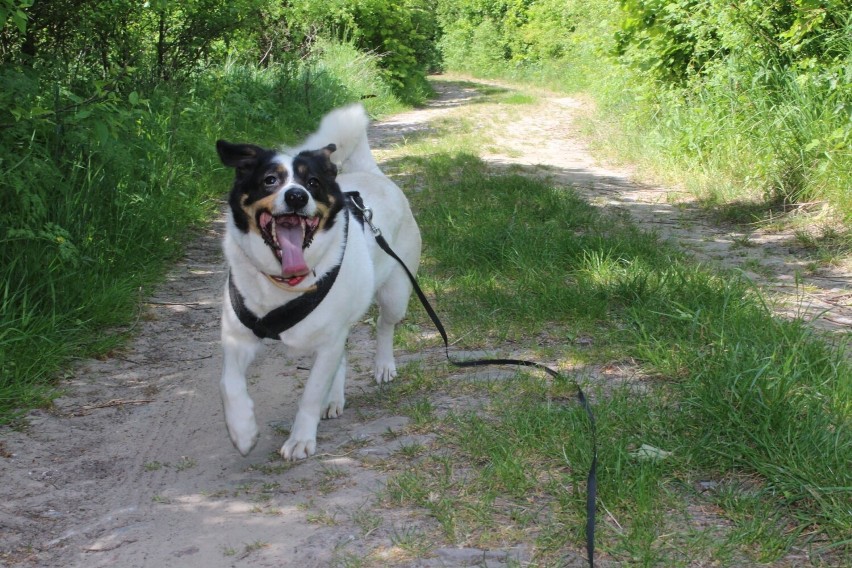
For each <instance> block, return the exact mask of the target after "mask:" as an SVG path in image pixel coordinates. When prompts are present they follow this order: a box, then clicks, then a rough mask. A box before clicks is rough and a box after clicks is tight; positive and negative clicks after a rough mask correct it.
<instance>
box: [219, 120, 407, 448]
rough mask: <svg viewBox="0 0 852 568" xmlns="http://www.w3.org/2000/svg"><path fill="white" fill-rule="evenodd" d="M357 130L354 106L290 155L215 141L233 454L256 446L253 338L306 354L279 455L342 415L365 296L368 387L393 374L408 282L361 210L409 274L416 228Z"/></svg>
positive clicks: (307, 443)
mask: <svg viewBox="0 0 852 568" xmlns="http://www.w3.org/2000/svg"><path fill="white" fill-rule="evenodd" d="M367 125H368V117H367V114H366V112H365V111H364V108H363V107H362V106H361V105H351V106H348V107H344V108H340V109H337V110H334V111H332V112H331V113H329V114H328V115H326V116H325V118H323V120H322V122H321V124H320V126H319V129H318V130H317V131H316V132H315V133H313V134H312V135H310V136H309V137H308V138H307V139H306V140H305V141H304V143H302V144H301V145H300V146H298V147H296V148H293V149H288V150H284V151H277V150H270V149H265V148H261V147H259V146H255V145H252V144H231V143H228V142H225V141H222V140H220V141H219V142H217V143H216V149H217V150H218V152H219V157H220V158H221V160H222V163H224V164H225V165H226V166H229V167H232V168H234V169H235V170H236V179H235V181H234V185H233V189H232V190H231V194H230V198H229V203H230V208H229V213H228V226H227V231H226V234H225V239H224V250H225V257H226V259H227V261H228V264H229V266H230V275H229V277H228V284H227V286H226V289H225V297H224V302H223V304H224V306H223V311H222V349H223V353H224V364H223V370H222V382H221V394H222V400H223V403H224V407H225V422H226V424H227V426H228V433H229V434H230V436H231V441H233V443H234V445H235V446H236V447H237V449H238V450H239V451H240V453H242V454H243V455H246V454H247V453H248V452H249V451H250V450H251V449H252V447H254V444H255V443H256V442H257V438H258V429H257V423H256V420H255V416H254V403H253V402H252V400H251V398H250V397H249V394H248V390H247V388H246V370H247V368H248V366H249V365H250V364H251V362H252V360H253V359H254V357H255V355H256V354H257V353H258V351H259V349H260V348H261V344H262V339H263V338H272V339H280V340H281V343H283V344H284V346H285V347H286V348H287V349H288V351H289V352H290V353H292V354H305V353H310V354H312V355H313V365H312V368H311V371H310V375H309V377H308V381H307V384H306V385H305V389H304V392H303V394H302V398H301V400H300V402H299V410H298V412H297V413H296V417H295V419H294V420H293V426H292V428H291V431H290V437H289V438H288V439H287V441H286V442H285V443H284V445H283V446H282V447H281V455H282V456H283V457H284V458H285V459H290V460H296V459H302V458H306V457H308V456H310V455H312V454H313V453H314V452H315V451H316V433H317V426H318V424H319V421H320V418H336V417H338V416H340V414H341V413H342V412H343V404H344V395H343V386H344V381H345V378H346V355H345V346H346V338H347V336H348V334H349V330H350V328H351V327H352V325H353V324H354V323H355V322H357V321H358V320H359V318H361V316H362V315H363V314H364V312H365V311H366V310H367V309H368V307H369V306H370V304H371V303H372V301H373V299H375V300H376V302H377V303H378V305H379V318H378V321H377V324H376V343H377V345H376V355H375V378H376V381H378V382H385V381H390V380H392V379H393V378H394V376H395V375H396V366H395V363H394V357H393V333H394V326H395V325H396V324H397V323H399V321H400V320H401V319H402V318H403V316H404V315H405V311H406V307H407V306H408V298H409V295H410V293H411V285H410V283H409V281H408V278H407V276H406V274H405V272H404V271H403V269H402V267H400V266H399V265H398V264H397V263H396V262H395V261H394V260H393V259H392V258H391V257H389V256H388V255H387V254H385V253H384V252H383V251H382V250H381V249H380V248H379V246H378V245H377V244H376V241H375V238H374V237H373V234H372V232H371V230H370V227H369V226H368V225H367V224H365V223H364V221H365V218H364V212H363V211H362V209H361V206H362V205H365V206H367V207H369V208H371V209H372V211H373V214H374V217H373V219H374V222H375V224H376V225H377V226H378V227H379V228H380V229H381V231H382V233H383V235H384V237H385V238H386V239H387V240H388V242H389V243H390V245H391V247H392V248H393V249H394V250H395V251H396V253H397V254H398V255H399V256H400V257H401V258H402V259H403V261H404V262H405V264H406V266H407V267H408V268H409V270H411V271H412V272H415V271H416V270H417V266H418V264H419V262H420V231H419V230H418V228H417V224H416V223H415V221H414V217H413V216H412V214H411V210H410V209H409V206H408V201H407V200H406V198H405V196H404V195H403V193H402V191H400V189H399V188H398V187H397V186H396V185H395V184H394V183H393V182H392V181H390V180H389V179H388V178H387V177H385V175H384V174H383V173H382V172H381V170H380V169H379V167H378V165H377V164H376V161H375V159H374V158H373V155H372V153H371V151H370V147H369V143H368V142H367ZM356 195H360V200H359V199H358V198H357V197H355V196H356ZM361 200H362V201H361Z"/></svg>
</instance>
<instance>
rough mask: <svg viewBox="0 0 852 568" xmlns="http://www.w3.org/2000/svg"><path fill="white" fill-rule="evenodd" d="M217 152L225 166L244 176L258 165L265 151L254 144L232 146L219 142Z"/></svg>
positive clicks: (222, 141) (228, 143)
mask: <svg viewBox="0 0 852 568" xmlns="http://www.w3.org/2000/svg"><path fill="white" fill-rule="evenodd" d="M216 151H217V152H218V153H219V159H220V160H222V163H223V164H225V165H226V166H228V167H231V168H236V170H237V174H243V173H245V172H246V171H247V170H250V169H252V168H254V167H255V166H256V165H257V160H258V157H259V156H260V154H261V153H262V152H263V151H264V150H263V148H261V147H260V146H255V145H254V144H232V143H230V142H226V141H225V140H217V141H216Z"/></svg>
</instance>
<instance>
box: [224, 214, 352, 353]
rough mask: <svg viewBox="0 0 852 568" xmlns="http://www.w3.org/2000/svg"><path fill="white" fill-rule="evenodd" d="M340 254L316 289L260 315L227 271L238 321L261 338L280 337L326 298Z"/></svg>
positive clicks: (346, 216) (345, 235)
mask: <svg viewBox="0 0 852 568" xmlns="http://www.w3.org/2000/svg"><path fill="white" fill-rule="evenodd" d="M346 211H347V212H346V214H345V217H344V218H345V222H344V225H343V255H345V254H346V241H347V234H348V233H349V213H348V211H349V210H348V208H347V210H346ZM343 255H341V257H340V263H339V264H338V265H337V266H335V267H334V268H332V269H331V270H330V271H328V272H326V273H325V274H323V275H322V276H321V277H320V278H319V280H317V282H316V289H315V290H313V291H311V292H306V293H304V294H302V295H301V296H299V297H298V298H295V299H293V300H290V301H289V302H287V303H286V304H283V305H281V306H278V307H277V308H275V309H274V310H272V311H271V312H269V313H268V314H266V315H265V316H263V317H257V315H256V314H255V313H254V312H252V311H251V310H250V309H249V308H248V306H246V303H245V299H244V298H243V295H242V294H240V291H239V290H238V289H237V286H236V284H234V279H233V278H232V277H231V275H230V274H228V294H229V295H230V297H231V306H232V307H233V308H234V312H235V313H236V314H237V318H238V319H239V320H240V323H242V324H243V325H244V326H246V327H247V328H249V329H250V330H252V332H253V333H254V334H255V335H256V336H257V337H259V338H260V339H280V335H281V334H282V333H284V332H285V331H287V330H288V329H290V328H291V327H293V326H294V325H296V324H297V323H299V322H300V321H302V320H303V319H305V318H306V317H308V314H310V313H311V312H312V311H314V310H315V309H316V307H317V306H319V305H320V303H321V302H322V301H323V300H324V299H325V297H326V296H327V295H328V293H329V291H330V290H331V287H332V286H334V283H335V281H337V275H338V273H339V272H340V265H341V264H342V263H343Z"/></svg>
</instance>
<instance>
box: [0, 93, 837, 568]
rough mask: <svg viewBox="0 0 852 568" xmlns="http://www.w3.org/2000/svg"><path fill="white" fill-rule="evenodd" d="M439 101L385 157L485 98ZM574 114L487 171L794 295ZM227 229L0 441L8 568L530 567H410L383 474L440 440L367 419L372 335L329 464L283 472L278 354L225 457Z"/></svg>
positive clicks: (272, 353) (430, 562)
mask: <svg viewBox="0 0 852 568" xmlns="http://www.w3.org/2000/svg"><path fill="white" fill-rule="evenodd" d="M438 88H439V92H440V97H439V98H438V100H436V101H434V102H433V103H432V104H430V105H429V106H428V107H427V108H424V109H419V110H415V111H412V112H409V113H405V114H402V115H398V116H396V117H393V118H392V119H390V120H386V121H384V122H382V123H380V124H377V125H374V127H373V131H372V133H371V138H372V140H373V144H374V146H375V147H376V149H377V153H378V155H379V157H381V155H382V152H383V151H386V150H387V149H388V148H392V147H394V146H397V145H398V144H399V143H401V142H403V141H404V140H405V137H406V136H412V135H414V134H415V133H417V134H418V135H420V134H423V133H424V132H428V129H429V122H430V121H432V120H435V119H436V118H438V117H452V116H454V115H453V113H458V112H461V113H471V112H476V111H475V110H474V109H475V105H470V104H469V103H470V102H471V101H473V100H474V99H476V98H477V96H478V95H477V92H476V91H475V90H473V89H471V88H468V87H465V86H464V85H461V84H458V83H449V82H439V83H438ZM578 105H579V103H578V102H577V101H575V100H574V99H570V98H558V97H553V98H547V99H542V101H541V102H540V103H539V104H537V105H536V107H535V108H534V109H529V108H525V109H523V110H522V114H521V115H518V116H515V117H514V118H513V117H511V116H509V115H507V116H508V117H509V118H507V119H505V120H504V119H500V120H495V121H493V123H492V122H489V123H488V124H494V125H497V126H498V127H499V129H500V130H499V132H494V133H492V137H493V138H494V139H495V140H497V141H498V143H497V144H496V145H495V148H494V149H493V150H492V151H491V153H490V154H488V155H487V156H486V159H488V160H489V161H492V162H494V163H496V164H523V165H527V166H532V165H535V164H542V165H544V166H546V167H542V168H539V167H537V168H536V171H540V172H542V173H545V174H546V175H549V176H552V177H553V178H554V180H556V181H558V182H560V183H561V182H566V183H572V184H575V185H576V186H577V187H578V188H579V189H580V190H581V191H582V192H584V194H586V195H588V196H589V198H590V199H592V200H593V201H594V202H596V203H598V204H600V205H601V206H606V207H610V206H616V207H622V208H624V209H626V210H628V211H629V212H630V214H631V215H632V216H633V217H634V218H635V219H637V220H638V221H639V222H640V223H642V224H644V225H648V226H650V227H654V228H656V229H658V230H659V231H660V232H661V233H662V234H663V235H664V236H667V237H671V238H673V239H676V240H678V241H679V242H681V243H683V244H684V245H685V246H687V247H688V248H690V249H693V250H695V251H696V253H697V254H698V255H699V256H700V257H702V258H707V259H714V258H717V257H721V258H722V259H723V260H724V261H725V262H734V263H735V264H736V263H743V262H745V260H746V259H748V258H753V257H754V258H757V260H758V261H759V262H760V263H761V265H767V264H768V265H769V266H770V267H771V270H772V273H773V274H774V277H773V278H772V281H773V282H774V285H775V289H777V290H779V291H782V292H783V291H784V290H785V289H786V287H788V286H790V285H792V283H793V276H792V273H793V270H795V269H797V268H800V267H801V261H800V260H798V259H797V257H795V256H794V255H790V254H789V253H788V252H786V251H785V249H787V248H789V247H790V244H789V242H787V241H786V240H785V239H786V236H784V235H780V236H779V235H769V234H767V235H761V234H752V235H750V236H749V240H750V241H751V242H753V243H755V246H752V247H746V248H742V247H739V248H737V247H735V243H736V242H739V241H741V240H742V238H741V237H740V236H739V235H738V234H737V233H736V232H732V231H728V230H725V229H719V228H717V227H712V226H711V225H709V224H708V223H706V222H705V221H703V220H702V219H701V217H700V216H699V215H698V214H697V213H695V212H693V211H692V210H690V209H689V208H688V207H687V208H684V207H682V206H680V207H675V206H672V205H669V204H668V203H667V200H666V199H665V191H663V190H661V189H656V188H650V187H645V186H642V185H638V184H635V183H633V182H631V181H630V177H629V175H628V174H626V173H623V172H618V171H610V170H607V169H604V168H602V167H599V166H598V165H596V163H595V162H594V160H593V159H592V158H591V157H590V156H589V154H588V152H587V151H586V150H585V149H584V146H583V144H582V143H581V142H580V141H579V138H578V137H577V136H576V129H575V117H576V111H577V109H578ZM516 108H517V107H516ZM507 112H508V111H507ZM222 229H223V224H222V222H217V223H214V224H213V225H212V226H211V227H210V228H209V230H208V231H207V232H206V233H205V234H204V235H202V236H201V237H200V238H199V239H198V240H197V241H196V242H195V243H193V245H192V246H191V247H190V248H189V250H188V251H187V253H186V257H185V259H184V260H183V261H182V262H181V263H179V264H178V265H177V266H176V267H175V268H174V269H173V270H172V271H171V273H170V274H169V277H168V279H167V281H166V282H165V283H164V284H163V285H162V286H161V287H160V288H159V290H158V292H157V293H156V295H155V297H153V298H150V299H149V301H148V303H147V305H146V310H145V312H144V316H143V317H142V318H141V319H140V321H139V322H137V324H136V336H137V338H136V339H135V340H133V341H132V342H131V343H130V344H129V345H128V347H127V349H126V350H124V351H122V352H121V353H119V354H116V355H115V356H113V357H110V358H108V359H106V360H103V361H96V360H92V361H85V362H82V363H80V364H79V365H76V366H75V368H74V369H73V371H72V376H71V377H70V378H69V379H68V380H67V382H66V383H65V384H66V387H67V392H66V394H65V396H63V397H61V398H59V399H58V400H57V401H56V404H55V406H54V407H53V408H52V409H50V410H49V411H48V410H39V411H34V412H32V413H30V415H29V416H28V418H27V421H26V422H27V426H26V427H25V428H24V429H22V430H18V431H13V430H9V429H6V430H3V431H2V432H0V475H2V480H3V482H2V497H3V499H2V502H0V565H9V566H39V567H63V568H64V567H71V566H80V567H99V566H105V567H106V566H109V567H123V568H130V567H145V568H165V567H171V566H174V567H204V568H215V567H220V566H221V567H226V566H239V567H242V566H300V567H311V566H329V565H332V564H335V563H337V564H341V565H345V562H344V561H343V560H345V559H346V558H358V557H362V556H365V555H367V554H370V555H371V557H372V558H373V559H374V561H379V562H384V563H386V564H387V565H402V566H464V565H481V564H482V563H483V562H485V561H486V560H487V565H488V566H501V565H506V564H507V563H510V562H512V561H517V560H520V561H523V560H525V559H527V557H528V555H529V551H528V550H526V549H524V548H519V549H512V550H503V551H489V552H488V553H487V555H486V554H485V553H484V551H479V550H471V549H449V548H438V549H433V550H432V551H431V554H430V557H429V558H427V559H417V558H412V557H410V556H408V555H407V553H406V551H405V550H403V548H401V547H400V546H399V543H400V541H401V540H402V539H403V538H404V537H405V535H407V534H412V533H413V532H415V531H418V530H421V529H423V530H428V529H429V528H430V527H429V525H430V523H431V521H430V520H429V519H428V518H426V517H425V516H424V515H423V514H421V513H419V512H417V511H409V510H405V509H399V508H394V509H388V508H383V507H381V504H380V503H379V502H378V500H377V494H378V493H379V492H380V491H381V489H382V487H383V484H384V481H385V480H386V478H387V475H388V474H387V473H386V471H387V468H386V467H384V466H385V464H387V460H389V459H393V454H394V452H396V451H397V450H398V449H399V448H400V447H402V446H403V445H405V444H411V443H413V442H419V443H423V444H428V443H429V441H430V439H429V438H428V437H424V436H421V435H418V434H413V433H411V432H410V431H407V430H406V425H407V423H408V419H407V418H405V417H402V416H395V415H393V414H392V413H388V412H387V411H386V410H385V409H383V407H382V406H381V404H375V403H371V402H370V401H371V400H372V398H378V399H380V397H372V398H371V395H373V394H374V393H378V394H379V395H380V394H381V393H380V392H379V389H378V387H376V386H375V385H374V384H373V383H372V380H371V379H370V372H369V369H370V366H371V357H372V341H371V339H370V334H371V329H370V327H369V325H368V324H367V323H365V324H362V325H360V326H358V327H357V329H356V330H355V331H354V334H353V337H352V339H351V340H350V345H351V349H352V353H351V356H350V366H351V373H350V381H349V383H348V385H347V399H348V400H349V401H350V404H349V406H348V408H347V411H346V412H345V413H344V416H343V417H342V418H340V419H338V420H334V421H330V422H324V423H323V424H322V425H321V426H320V433H319V436H320V437H319V447H320V450H319V451H320V452H321V453H320V454H319V455H317V456H316V457H314V458H312V459H310V460H307V461H305V462H301V463H297V464H295V465H289V464H285V463H283V462H282V461H281V460H280V458H278V457H277V453H276V451H277V449H278V448H279V447H280V445H281V443H282V442H283V440H284V439H285V437H286V434H285V433H284V430H286V428H287V427H288V424H287V423H283V422H281V420H282V417H290V416H292V415H293V414H294V412H295V410H294V409H295V403H296V397H297V395H298V393H299V386H300V385H301V384H302V383H303V381H304V380H305V378H306V375H307V373H306V372H305V371H304V370H302V369H300V367H304V366H306V365H307V362H306V361H287V360H284V359H282V358H280V356H278V354H277V350H276V349H275V348H274V346H273V347H271V348H270V349H268V351H267V354H266V356H263V357H261V358H259V360H258V362H257V363H256V364H255V366H254V367H253V370H252V375H251V377H252V378H251V390H252V395H253V397H254V399H255V401H256V404H257V408H256V410H257V413H258V422H259V424H260V426H261V431H262V433H261V439H260V441H259V443H258V446H257V447H256V448H255V450H254V451H253V453H252V454H251V455H250V456H249V457H247V458H242V457H241V456H240V455H239V454H238V453H237V452H236V451H235V450H234V449H233V448H232V446H231V444H230V442H229V441H228V437H227V434H226V432H225V428H224V424H223V418H222V410H221V403H220V400H219V394H218V389H217V386H216V383H217V381H218V377H219V373H220V364H221V359H220V354H219V347H218V326H219V322H218V319H219V310H220V296H221V290H222V287H223V284H224V279H225V267H224V265H223V261H222V256H221V254H220V249H219V242H220V238H221V233H222ZM741 253H743V254H744V256H743V255H741ZM779 253H783V254H779ZM732 259H733V260H732ZM748 265H749V266H754V265H753V263H752V264H748ZM806 289H807V292H808V296H807V297H806V298H805V299H804V302H803V305H805V306H814V307H817V308H819V309H822V308H824V307H827V308H830V311H829V312H827V313H826V314H823V315H822V316H820V318H819V322H820V325H822V326H825V327H826V328H828V329H831V330H832V331H835V332H847V331H848V330H849V325H850V323H852V309H850V298H852V293H850V280H849V274H848V273H841V272H840V271H838V272H836V273H835V272H825V273H824V274H820V275H819V276H818V277H814V278H812V279H809V280H808V286H807V288H806ZM282 383H289V384H290V385H292V384H295V385H296V389H293V390H291V389H290V388H289V386H288V387H283V386H282ZM353 400H355V401H356V403H355V404H352V403H351V402H352V401H353ZM358 401H361V404H358Z"/></svg>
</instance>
